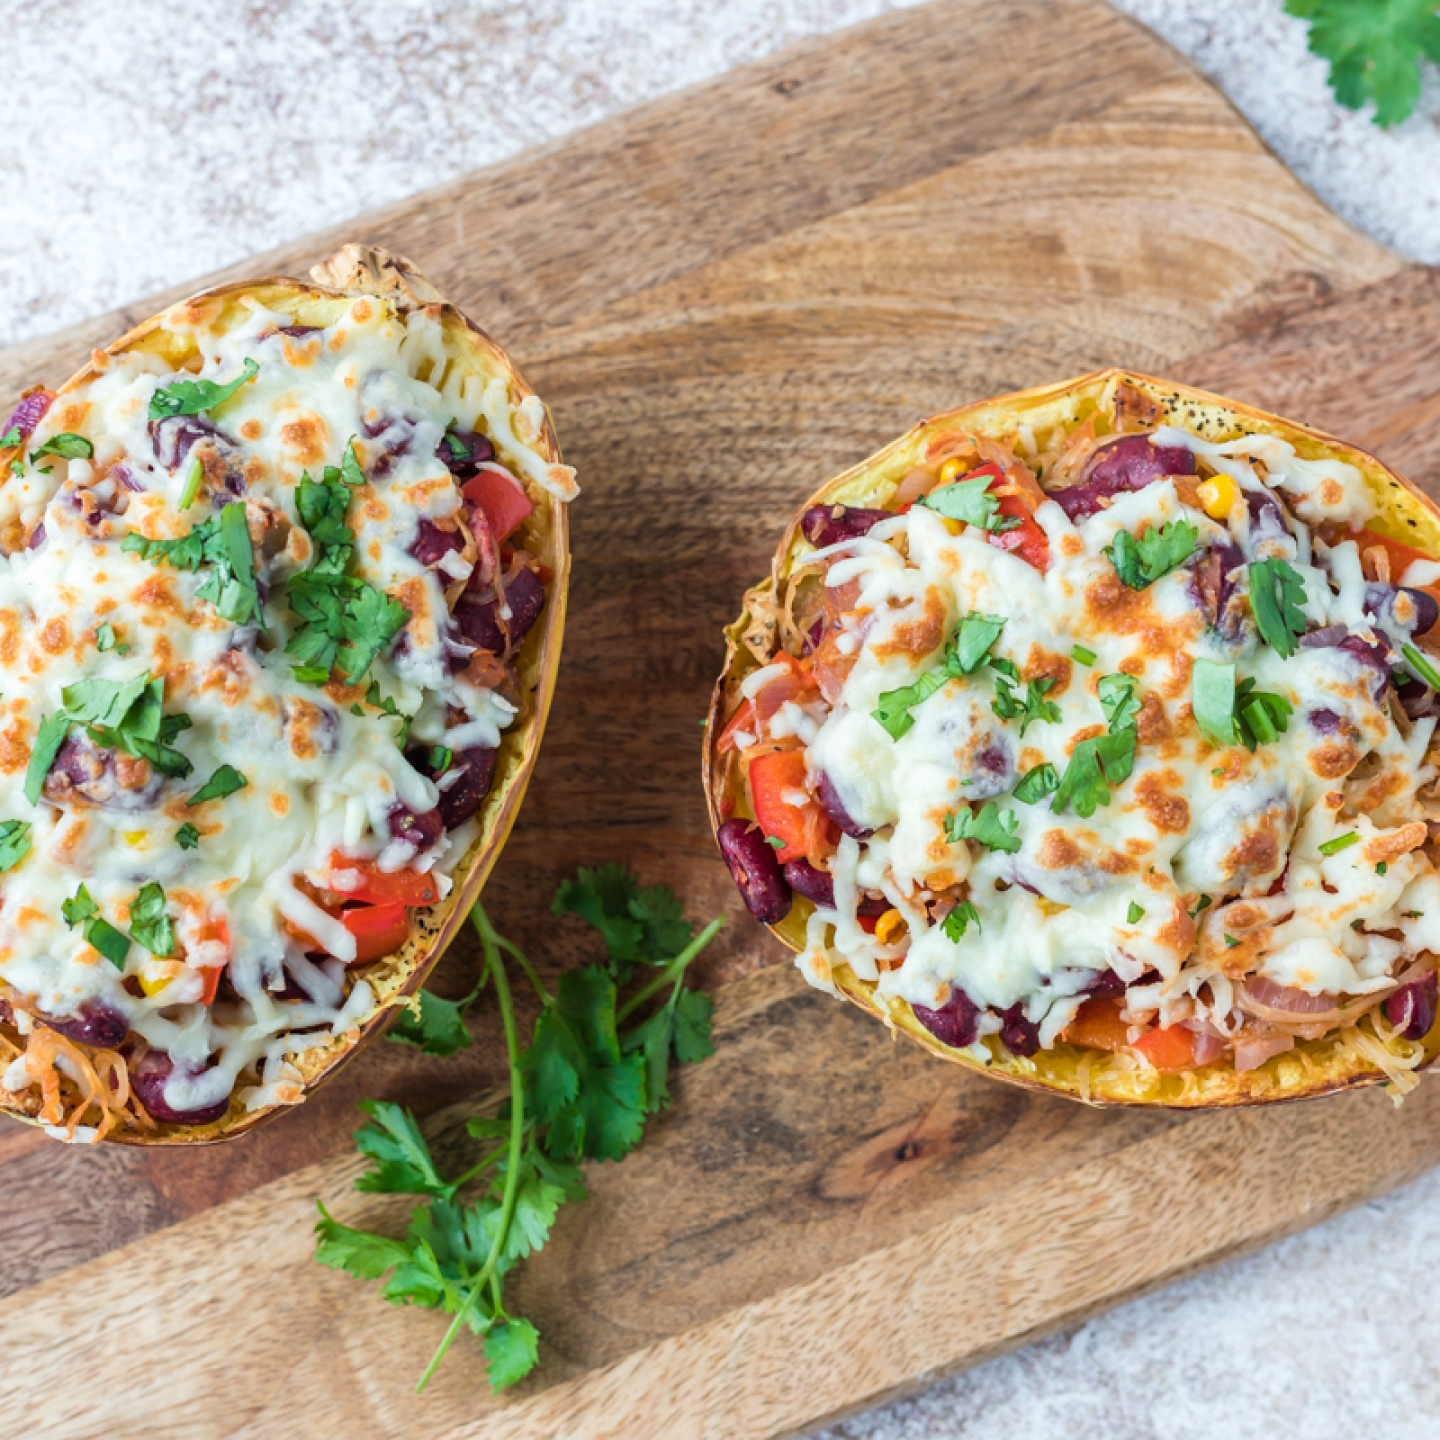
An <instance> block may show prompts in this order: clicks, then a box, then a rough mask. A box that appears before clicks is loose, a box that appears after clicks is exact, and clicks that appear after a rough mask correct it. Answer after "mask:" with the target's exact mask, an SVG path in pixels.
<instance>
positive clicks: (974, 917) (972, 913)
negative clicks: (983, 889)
mask: <svg viewBox="0 0 1440 1440" xmlns="http://www.w3.org/2000/svg"><path fill="white" fill-rule="evenodd" d="M971 925H974V927H975V928H976V929H977V930H978V929H979V928H980V916H979V915H978V914H977V913H976V910H975V906H974V904H973V903H972V902H971V901H969V900H962V901H961V902H960V903H959V904H958V905H957V906H956V907H955V908H954V909H953V910H952V911H951V912H950V913H949V914H948V915H947V916H946V917H945V918H944V919H943V920H942V921H941V922H940V933H941V934H942V935H944V936H945V938H946V939H947V940H949V941H950V942H951V943H952V944H956V945H958V944H959V943H960V941H961V940H963V939H964V938H965V932H966V931H967V930H968V929H969V928H970V927H971Z"/></svg>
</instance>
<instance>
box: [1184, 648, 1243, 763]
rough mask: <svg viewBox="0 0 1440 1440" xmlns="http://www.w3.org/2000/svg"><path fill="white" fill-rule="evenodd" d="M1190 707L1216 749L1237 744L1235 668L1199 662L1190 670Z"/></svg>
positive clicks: (1211, 661)
mask: <svg viewBox="0 0 1440 1440" xmlns="http://www.w3.org/2000/svg"><path fill="white" fill-rule="evenodd" d="M1190 708H1191V710H1192V711H1193V712H1194V715H1195V723H1196V724H1197V725H1198V726H1199V727H1200V730H1201V732H1202V733H1203V734H1204V736H1205V738H1206V739H1207V740H1208V741H1209V742H1210V743H1211V744H1212V745H1216V746H1224V745H1234V744H1236V743H1237V741H1238V740H1239V738H1240V737H1239V735H1238V734H1237V733H1236V730H1235V667H1234V666H1233V665H1219V664H1217V663H1216V662H1215V661H1213V660H1197V661H1196V662H1195V663H1194V665H1193V666H1192V667H1191V671H1190Z"/></svg>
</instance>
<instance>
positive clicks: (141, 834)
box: [121, 830, 150, 850]
mask: <svg viewBox="0 0 1440 1440" xmlns="http://www.w3.org/2000/svg"><path fill="white" fill-rule="evenodd" d="M121 834H122V836H123V838H124V840H125V843H126V844H127V845H133V846H134V847H135V849H137V850H143V849H144V848H145V842H146V841H147V840H148V839H149V838H150V832H149V831H148V830H125V831H122V832H121Z"/></svg>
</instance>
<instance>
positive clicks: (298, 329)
mask: <svg viewBox="0 0 1440 1440" xmlns="http://www.w3.org/2000/svg"><path fill="white" fill-rule="evenodd" d="M324 328H325V327H324V326H323V325H282V326H281V327H280V333H281V334H282V335H289V336H290V337H291V338H292V339H294V340H303V339H304V338H305V337H306V336H307V335H318V334H319V333H320V332H321V331H322V330H323V329H324Z"/></svg>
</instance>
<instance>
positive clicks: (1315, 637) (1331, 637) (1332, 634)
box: [1295, 625, 1350, 650]
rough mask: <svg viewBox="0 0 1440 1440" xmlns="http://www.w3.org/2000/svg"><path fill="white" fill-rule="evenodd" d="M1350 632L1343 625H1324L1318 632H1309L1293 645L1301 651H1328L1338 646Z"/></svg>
mask: <svg viewBox="0 0 1440 1440" xmlns="http://www.w3.org/2000/svg"><path fill="white" fill-rule="evenodd" d="M1349 633H1350V632H1349V631H1348V630H1347V629H1346V628H1345V627H1344V626H1343V625H1324V626H1322V627H1321V628H1320V629H1319V630H1309V631H1307V632H1306V633H1305V634H1304V635H1302V636H1301V637H1300V638H1299V639H1298V640H1297V641H1296V642H1295V643H1296V644H1297V645H1299V647H1300V648H1301V649H1302V650H1328V649H1330V648H1331V647H1333V646H1335V645H1338V644H1339V643H1340V642H1341V641H1342V640H1343V639H1344V638H1345V637H1346V636H1347V635H1348V634H1349Z"/></svg>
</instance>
